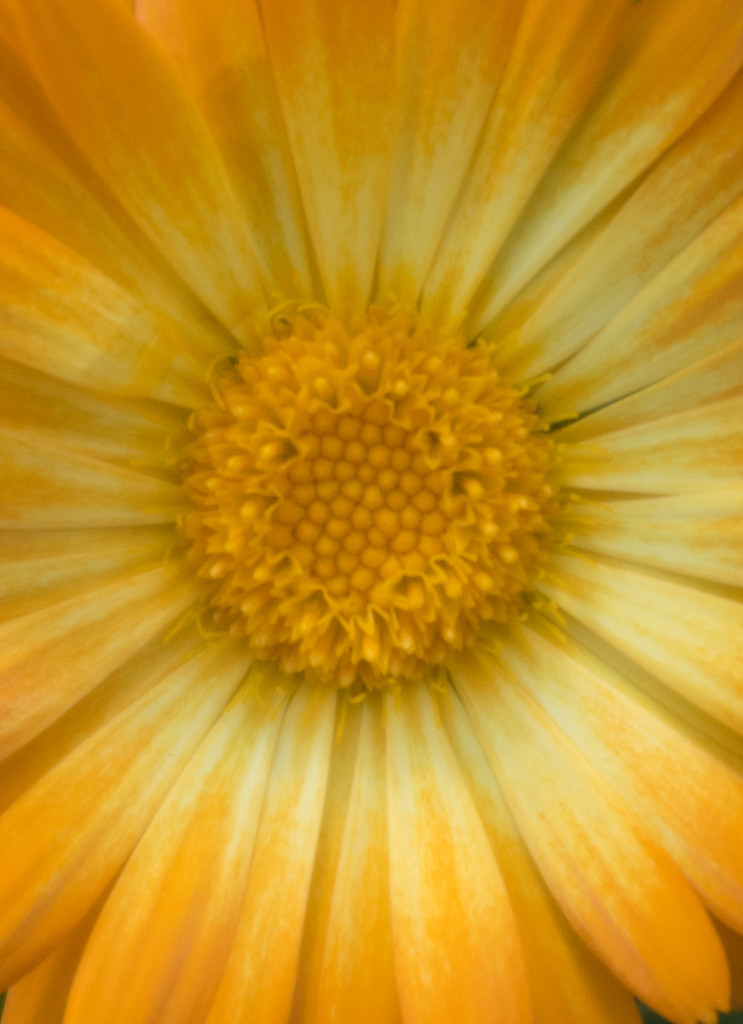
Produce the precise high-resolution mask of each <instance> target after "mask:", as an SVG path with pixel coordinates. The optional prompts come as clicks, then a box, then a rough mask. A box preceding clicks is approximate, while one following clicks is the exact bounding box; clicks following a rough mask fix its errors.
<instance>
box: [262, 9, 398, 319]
mask: <svg viewBox="0 0 743 1024" xmlns="http://www.w3.org/2000/svg"><path fill="white" fill-rule="evenodd" d="M393 8H394V4H393V2H392V0H354V2H353V3H346V4H343V5H342V6H338V5H337V4H328V3H326V2H325V0H271V3H266V4H263V7H262V16H263V23H264V26H265V31H266V40H267V43H268V53H269V58H270V60H271V64H272V66H273V69H274V73H275V76H276V83H277V87H278V91H279V97H280V100H281V107H282V110H283V113H284V117H285V119H286V126H287V131H288V134H289V138H290V140H291V145H292V151H293V154H294V162H295V166H296V168H297V175H298V177H299V184H300V188H301V192H302V199H303V201H304V208H305V211H306V215H307V222H308V225H309V231H310V236H311V238H312V243H313V246H314V251H315V254H316V257H317V261H318V265H319V269H320V275H321V278H322V283H323V286H324V289H325V297H326V298H327V300H328V302H329V303H330V305H332V306H333V307H335V308H336V309H337V310H346V309H348V308H351V309H358V308H359V307H360V306H361V307H363V306H364V305H366V303H367V301H368V299H369V295H370V291H371V286H372V279H373V275H374V269H375V264H376V259H377V249H378V246H379V238H380V233H381V230H382V224H383V220H384V214H385V211H386V207H387V181H388V174H389V159H390V135H391V132H392V126H391V124H390V119H391V117H392V114H393V107H392V92H393V84H394V58H393V49H392V44H393V26H392V18H393Z"/></svg>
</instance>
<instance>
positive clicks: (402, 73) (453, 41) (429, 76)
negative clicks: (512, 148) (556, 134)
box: [377, 0, 521, 307]
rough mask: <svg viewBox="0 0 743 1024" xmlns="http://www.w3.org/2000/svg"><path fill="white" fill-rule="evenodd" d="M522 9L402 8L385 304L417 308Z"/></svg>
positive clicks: (482, 4)
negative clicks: (392, 299) (398, 301)
mask: <svg viewBox="0 0 743 1024" xmlns="http://www.w3.org/2000/svg"><path fill="white" fill-rule="evenodd" d="M520 8H521V2H520V0H516V2H508V3H500V4H492V3H491V2H490V0H459V2H458V3H456V4H453V3H451V2H450V0H403V2H402V3H400V4H399V5H398V7H397V10H396V12H395V17H396V25H395V31H396V35H395V42H396V61H397V65H396V68H395V69H394V71H396V73H397V77H398V82H399V85H398V93H397V97H396V99H397V104H398V107H399V120H396V123H395V124H394V131H395V134H396V136H397V138H396V145H395V154H394V158H393V162H392V169H391V177H390V193H389V201H388V212H387V223H386V228H385V237H384V241H383V243H382V248H381V252H380V293H381V295H382V298H386V297H387V295H394V296H395V297H396V298H398V299H401V300H403V301H404V302H406V303H407V304H408V305H410V306H411V307H415V305H416V302H417V299H418V294H419V291H420V287H421V284H422V283H423V281H424V280H425V277H426V274H427V272H428V269H429V267H430V265H431V262H432V260H433V257H434V254H435V252H436V248H437V246H438V243H439V239H440V237H441V234H442V231H443V228H444V225H445V223H446V219H447V217H448V216H449V213H450V211H451V210H452V206H453V205H454V203H455V199H456V197H457V193H458V191H459V189H460V187H461V185H462V182H463V180H464V179H465V178H466V176H467V173H468V170H469V166H470V164H471V161H472V159H473V154H474V152H475V147H476V145H477V141H478V138H479V135H480V132H481V131H482V129H483V125H484V124H485V121H486V118H487V116H488V113H489V110H490V107H491V104H492V102H493V96H494V94H495V92H496V89H497V87H498V83H499V80H500V77H501V74H502V72H503V66H504V64H505V62H506V60H507V58H508V55H509V51H510V48H511V45H512V41H513V35H514V31H515V28H516V23H517V20H518V17H519V15H520V13H521V11H520ZM394 71H393V69H392V68H391V69H390V74H393V73H394ZM377 116H379V117H383V116H384V114H383V113H382V112H381V111H380V112H379V114H378V115H377ZM387 116H388V117H389V116H390V114H389V113H388V114H387ZM389 127H390V129H392V127H393V126H392V125H390V126H389Z"/></svg>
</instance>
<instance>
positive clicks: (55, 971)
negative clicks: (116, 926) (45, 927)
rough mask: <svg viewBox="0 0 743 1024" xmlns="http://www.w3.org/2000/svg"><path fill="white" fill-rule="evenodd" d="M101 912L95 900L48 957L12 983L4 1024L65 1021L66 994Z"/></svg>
mask: <svg viewBox="0 0 743 1024" xmlns="http://www.w3.org/2000/svg"><path fill="white" fill-rule="evenodd" d="M99 911H100V902H99V903H96V904H95V905H94V906H93V908H92V910H91V911H89V912H88V913H87V914H86V915H85V917H84V918H83V919H82V921H81V922H80V923H79V924H78V925H77V926H76V927H75V928H73V929H72V931H71V932H70V934H69V935H67V936H66V937H65V938H64V939H63V940H62V942H60V943H59V944H58V946H57V947H56V949H55V950H54V952H53V953H51V954H50V955H49V956H48V957H47V958H46V960H42V961H41V963H40V964H39V965H38V966H37V967H35V968H34V969H33V970H32V971H30V972H29V973H28V974H27V975H26V976H25V977H23V978H21V980H20V981H17V982H16V983H15V985H12V986H11V989H10V991H9V992H8V997H7V999H6V1001H5V1006H4V1007H3V1011H2V1020H3V1024H63V1021H64V1014H65V1006H66V1005H67V996H68V995H69V991H70V986H71V985H72V979H73V978H74V976H75V971H76V970H77V965H78V963H79V961H80V956H81V954H82V951H83V948H84V946H85V943H86V942H87V939H88V936H89V935H90V930H91V928H92V927H93V925H94V924H95V921H96V918H97V917H98V913H99Z"/></svg>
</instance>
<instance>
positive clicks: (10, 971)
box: [0, 645, 245, 986]
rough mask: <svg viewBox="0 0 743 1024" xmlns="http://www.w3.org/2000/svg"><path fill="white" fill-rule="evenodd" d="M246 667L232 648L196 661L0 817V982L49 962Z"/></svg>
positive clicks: (112, 872)
mask: <svg viewBox="0 0 743 1024" xmlns="http://www.w3.org/2000/svg"><path fill="white" fill-rule="evenodd" d="M244 670H245V658H244V653H243V652H242V651H241V650H240V649H239V648H237V649H236V648H235V647H233V646H232V645H230V646H228V647H226V648H225V647H224V646H219V647H215V648H210V649H209V650H207V651H205V652H203V653H202V654H201V655H200V656H197V657H195V658H192V659H191V660H190V661H189V662H187V663H186V664H185V665H182V666H181V667H180V668H178V669H176V671H175V672H173V673H171V675H169V676H168V677H167V678H166V679H164V680H163V681H161V682H160V683H158V684H157V685H156V686H154V687H152V688H151V689H150V690H149V691H148V692H147V693H145V694H144V695H143V696H142V697H141V698H140V699H139V700H138V701H136V702H135V703H134V704H132V705H131V706H130V707H128V708H126V709H125V710H124V711H123V712H122V713H121V714H120V715H119V716H118V717H117V718H116V719H115V720H114V721H112V722H110V723H109V724H108V725H106V726H104V727H103V728H102V729H100V730H99V731H98V732H97V733H96V734H94V735H93V736H91V737H90V739H88V740H87V741H85V742H83V743H81V744H80V745H79V746H78V747H77V748H76V749H75V750H74V751H73V752H72V753H70V754H69V755H68V756H67V757H66V758H65V759H64V760H63V761H61V762H60V763H59V764H57V765H56V766H55V767H54V768H52V770H51V771H50V772H49V773H48V774H47V775H46V776H44V777H43V778H42V779H40V780H39V782H38V783H36V785H35V786H33V787H32V788H31V789H29V790H28V791H27V792H25V793H24V794H23V795H22V796H21V797H20V798H19V799H18V800H17V801H16V802H15V803H14V804H13V805H12V806H11V807H10V808H9V809H8V810H7V811H6V812H5V814H3V815H2V817H0V984H2V985H3V986H5V985H7V984H8V983H12V982H13V981H15V980H16V979H17V978H19V977H21V976H22V975H23V974H26V973H27V972H28V971H29V970H30V969H31V968H32V967H33V966H34V965H35V964H37V963H38V962H39V961H40V960H41V959H43V958H44V957H45V956H47V955H48V953H49V952H50V951H51V950H52V949H53V948H54V947H55V946H56V945H57V943H58V942H59V941H60V940H61V939H62V937H63V936H64V935H65V934H67V932H69V931H70V929H71V928H73V927H74V926H75V924H76V923H77V922H78V921H79V920H80V919H81V918H82V917H83V916H84V915H85V913H86V912H87V911H88V909H89V908H90V907H91V906H92V905H93V903H94V902H95V901H96V900H97V899H98V897H99V896H100V894H101V893H102V892H103V890H104V889H105V887H106V886H107V885H108V883H109V882H110V881H111V880H112V878H113V876H114V875H115V873H116V872H117V871H118V870H119V868H120V867H121V866H122V864H123V863H124V861H125V860H126V858H127V857H128V855H129V853H130V852H131V850H132V848H133V847H134V845H135V843H136V842H137V840H138V839H139V837H140V835H141V834H142V832H143V830H144V829H145V828H146V826H147V824H148V823H149V821H150V819H151V818H152V816H153V814H154V813H155V811H156V809H157V807H158V806H159V805H160V804H161V803H162V800H163V798H164V797H165V795H166V794H167V792H168V791H169V789H170V788H171V786H172V785H173V783H174V782H175V780H176V779H177V778H178V776H179V775H180V773H181V771H182V770H183V768H184V766H185V765H186V763H187V762H188V760H189V759H190V757H191V755H192V754H193V751H194V750H195V749H196V747H197V746H198V744H199V743H200V741H201V739H202V738H203V736H204V735H205V734H206V732H207V731H208V730H209V728H210V726H211V725H212V723H213V722H214V720H215V719H216V718H217V716H218V715H219V714H220V712H221V711H222V709H223V708H224V705H225V703H226V702H227V701H228V700H229V697H230V695H231V694H232V693H233V691H234V689H235V687H236V685H237V684H238V682H239V680H240V678H241V677H242V675H243V674H244Z"/></svg>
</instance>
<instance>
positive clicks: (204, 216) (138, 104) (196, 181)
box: [9, 0, 262, 327]
mask: <svg viewBox="0 0 743 1024" xmlns="http://www.w3.org/2000/svg"><path fill="white" fill-rule="evenodd" d="M9 6H10V7H11V10H12V14H13V18H14V22H15V27H16V29H17V31H18V34H19V36H20V38H21V40H22V43H23V47H24V56H25V57H26V58H27V60H28V62H29V64H30V65H31V67H32V68H33V71H34V73H35V75H36V77H37V79H38V81H39V82H41V83H42V85H43V87H44V89H45V91H46V93H47V95H48V97H49V98H50V100H51V102H52V104H53V105H54V108H55V110H56V112H57V114H58V115H59V118H60V120H61V122H62V124H63V125H64V127H65V128H66V130H67V131H68V132H69V134H70V136H71V137H72V138H73V139H74V140H75V142H76V143H77V145H78V146H79V147H80V149H81V150H82V151H83V153H84V154H85V156H86V157H87V159H88V160H89V161H90V164H91V166H92V167H93V168H94V169H95V170H96V171H97V173H98V174H99V175H100V176H101V178H102V179H103V180H104V182H105V183H106V184H107V185H108V187H109V188H110V189H111V191H112V192H113V193H114V195H115V196H116V197H117V198H118V199H119V200H120V201H121V203H122V204H123V205H124V206H125V207H126V209H127V210H128V211H129V213H130V214H131V216H132V217H133V218H134V220H135V221H136V222H137V224H139V226H140V227H141V228H142V230H143V231H144V232H145V234H146V235H148V237H149V238H150V239H151V240H152V241H153V242H154V243H155V244H156V246H157V247H158V248H159V249H160V251H161V252H162V253H163V254H164V255H165V257H166V258H167V259H168V260H169V261H170V263H171V264H172V265H173V267H174V268H175V269H176V270H177V271H178V272H179V273H180V275H181V276H182V277H183V279H184V280H185V281H186V282H187V283H188V284H189V285H190V286H191V287H192V288H193V290H194V291H195V292H196V294H197V295H199V296H200V298H201V299H203V301H204V302H205V303H206V304H207V306H208V307H209V308H210V309H211V310H213V312H214V313H215V314H216V316H217V317H218V318H219V319H220V320H221V321H222V323H224V324H226V325H227V326H228V327H233V326H235V325H239V324H240V323H241V322H242V321H243V320H244V319H245V317H246V315H247V314H248V312H249V310H250V308H251V307H252V306H253V305H254V304H255V303H256V302H260V301H261V300H262V290H261V288H260V286H259V284H258V279H257V276H256V271H255V261H254V257H253V254H252V252H251V249H250V243H249V237H248V229H247V226H246V223H245V220H244V218H243V216H242V213H241V211H240V209H239V207H238V205H237V203H236V200H235V197H234V194H233V193H232V191H231V188H230V184H229V180H228V177H227V173H226V171H225V168H224V164H223V163H222V160H221V158H220V156H219V153H218V151H217V148H216V145H215V143H214V140H213V138H212V136H211V134H210V133H209V130H208V128H207V126H206V124H205V123H204V121H203V119H202V117H201V114H200V112H199V110H198V108H197V107H196V104H195V103H194V102H193V100H192V99H191V98H190V97H189V96H188V94H187V93H186V92H185V90H183V88H182V87H181V86H180V84H179V83H178V81H177V79H176V78H175V76H174V75H173V74H172V73H171V72H170V71H169V69H168V67H167V65H166V63H165V61H164V60H163V58H162V56H161V55H160V53H159V51H158V49H157V47H156V45H155V44H154V42H153V41H152V40H150V39H149V38H148V36H147V34H146V33H145V31H144V30H143V29H142V28H141V27H140V26H139V25H138V24H137V22H136V21H135V20H134V18H132V16H131V14H130V13H129V11H127V9H126V8H125V6H124V5H123V4H121V3H119V2H116V0H85V2H82V0H55V3H54V4H49V3H47V2H46V0H20V2H17V3H16V2H15V0H11V2H10V3H9ZM112 40H115V45H112ZM92 80H94V81H95V88H91V81H92ZM163 126H166V130H163ZM184 168H187V173H184Z"/></svg>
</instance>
